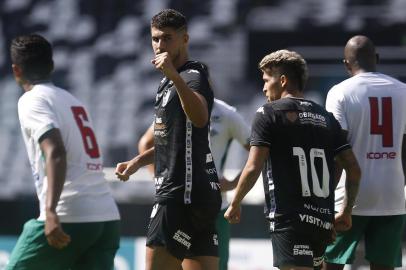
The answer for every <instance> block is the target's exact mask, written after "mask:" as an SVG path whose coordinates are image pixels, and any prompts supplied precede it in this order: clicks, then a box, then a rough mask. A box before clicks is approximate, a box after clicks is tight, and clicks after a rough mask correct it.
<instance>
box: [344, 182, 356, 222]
mask: <svg viewBox="0 0 406 270" xmlns="http://www.w3.org/2000/svg"><path fill="white" fill-rule="evenodd" d="M358 189H359V179H357V178H351V176H349V177H347V179H346V182H345V196H344V202H343V209H342V212H344V213H347V214H351V213H352V208H353V207H354V204H355V199H356V198H357V194H358Z"/></svg>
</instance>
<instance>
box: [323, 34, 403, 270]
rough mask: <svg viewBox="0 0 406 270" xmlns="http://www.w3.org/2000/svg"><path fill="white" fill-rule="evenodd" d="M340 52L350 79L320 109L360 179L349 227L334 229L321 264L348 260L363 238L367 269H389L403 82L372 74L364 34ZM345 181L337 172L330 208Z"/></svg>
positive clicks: (399, 224)
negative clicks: (331, 120)
mask: <svg viewBox="0 0 406 270" xmlns="http://www.w3.org/2000/svg"><path fill="white" fill-rule="evenodd" d="M344 55H345V59H344V64H345V67H346V69H347V71H348V72H349V74H350V75H351V76H352V77H351V78H349V79H347V80H345V81H343V82H341V83H340V84H337V85H335V86H334V87H333V88H332V89H331V90H330V91H329V93H328V95H327V101H326V108H327V110H328V111H330V112H332V113H333V114H334V116H335V117H336V118H337V120H338V122H340V124H341V126H342V128H343V129H344V130H346V131H347V133H348V136H347V138H348V140H349V142H350V143H351V145H352V147H353V150H354V153H355V156H356V157H357V159H358V161H359V163H360V167H361V170H362V180H361V185H360V190H359V195H358V197H357V200H356V202H355V204H354V209H353V211H352V214H353V216H352V219H353V226H352V228H351V230H349V231H347V232H345V233H339V234H338V235H337V240H336V241H335V243H334V244H333V245H331V246H329V247H328V248H327V251H326V255H327V256H326V262H328V264H327V265H326V268H327V269H342V268H343V267H344V265H345V264H351V263H352V262H353V260H354V255H355V249H356V247H357V245H358V242H359V240H360V239H361V237H362V236H363V237H364V238H365V255H366V256H365V257H366V259H367V260H368V261H369V262H370V265H371V269H375V270H379V269H393V268H394V267H400V266H401V263H402V261H401V259H402V257H401V241H402V234H403V228H404V215H405V213H406V209H405V197H404V192H403V190H404V185H405V175H404V171H403V170H404V169H405V166H403V170H402V161H404V160H403V157H404V156H405V154H406V151H405V149H406V146H405V145H404V144H405V141H404V136H405V133H406V106H405V104H406V85H405V84H404V83H401V82H399V81H398V80H396V79H394V78H392V77H389V76H387V75H384V74H382V73H379V72H376V62H377V59H378V57H377V54H376V52H375V47H374V45H373V43H372V41H371V40H370V39H369V38H367V37H365V36H355V37H353V38H351V39H350V40H349V41H348V42H347V45H346V46H345V50H344ZM402 143H403V147H402ZM402 148H403V149H402ZM345 179H346V176H345V175H343V176H342V177H341V181H340V182H339V184H338V187H337V190H336V209H337V208H339V207H341V205H342V203H343V188H344V180H345Z"/></svg>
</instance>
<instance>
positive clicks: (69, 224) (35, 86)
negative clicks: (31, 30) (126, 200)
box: [6, 35, 120, 270]
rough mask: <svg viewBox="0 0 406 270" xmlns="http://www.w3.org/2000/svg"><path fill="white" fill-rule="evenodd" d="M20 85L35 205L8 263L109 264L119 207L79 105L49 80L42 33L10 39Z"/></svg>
mask: <svg viewBox="0 0 406 270" xmlns="http://www.w3.org/2000/svg"><path fill="white" fill-rule="evenodd" d="M10 49H11V59H12V63H13V65H12V68H13V73H14V77H15V79H16V81H17V83H18V84H19V85H20V86H21V87H22V88H23V89H24V92H25V93H24V94H23V95H22V96H21V98H20V99H19V101H18V115H19V119H20V124H21V130H22V135H23V138H24V142H25V144H26V148H27V152H28V157H29V161H30V164H31V169H32V173H33V176H34V180H35V186H36V189H37V195H38V199H39V204H40V216H39V218H38V219H36V220H34V219H33V220H30V221H28V222H27V223H25V225H24V229H23V232H22V234H21V236H20V237H19V239H18V242H17V244H16V246H15V248H14V250H13V252H12V254H11V257H10V262H9V264H8V265H7V267H6V269H30V270H32V269H38V270H39V269H52V270H58V269H61V270H64V269H66V270H67V269H73V270H75V269H98V270H100V269H106V270H107V269H109V270H110V269H112V268H113V263H114V256H115V253H116V251H117V249H118V247H119V239H120V238H119V219H120V216H119V212H118V209H117V206H116V203H115V202H114V200H113V197H112V195H111V193H110V189H109V187H108V184H107V182H106V180H105V178H104V175H103V172H102V156H101V153H100V150H99V147H98V144H97V140H96V137H95V134H94V132H93V129H92V122H91V120H90V117H89V114H88V112H87V110H86V109H85V107H84V106H83V104H82V103H81V102H80V101H78V100H77V99H76V98H75V97H74V96H72V95H71V94H70V93H68V92H67V91H65V90H63V89H61V88H58V87H56V86H54V85H53V84H52V83H51V82H50V74H51V72H52V70H53V60H52V47H51V45H50V43H49V42H48V41H47V40H45V39H44V38H43V37H42V36H39V35H26V36H20V37H17V38H15V39H14V40H13V41H12V44H11V48H10Z"/></svg>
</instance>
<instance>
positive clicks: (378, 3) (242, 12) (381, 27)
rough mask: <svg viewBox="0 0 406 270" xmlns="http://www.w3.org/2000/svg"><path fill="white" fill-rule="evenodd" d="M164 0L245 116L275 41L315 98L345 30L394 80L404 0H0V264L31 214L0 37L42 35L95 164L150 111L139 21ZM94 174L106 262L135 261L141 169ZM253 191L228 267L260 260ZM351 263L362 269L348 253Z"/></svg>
mask: <svg viewBox="0 0 406 270" xmlns="http://www.w3.org/2000/svg"><path fill="white" fill-rule="evenodd" d="M167 7H171V8H175V9H177V10H179V11H181V12H183V13H184V14H185V15H186V16H187V17H188V19H189V33H190V35H191V39H190V56H191V58H194V59H198V60H201V61H203V62H205V63H207V64H208V65H209V67H210V72H211V77H212V80H213V83H214V87H215V95H216V96H217V97H218V98H220V99H223V100H225V101H227V102H228V103H230V104H232V105H234V106H236V107H237V108H238V109H239V110H240V112H241V113H242V115H243V116H244V117H245V119H246V120H247V122H248V123H250V121H251V119H252V117H253V114H254V112H255V110H256V108H257V107H258V106H259V105H260V104H262V103H264V98H263V96H262V91H261V89H262V82H261V76H260V73H259V71H258V69H257V63H258V61H259V60H260V59H261V58H262V56H263V55H264V54H266V53H269V52H271V51H273V50H276V49H282V48H289V49H291V50H296V51H298V52H299V53H301V54H302V55H303V56H304V58H305V59H306V60H307V61H308V64H309V74H310V78H309V81H308V84H307V87H306V95H307V96H308V97H309V98H311V99H314V100H316V101H318V102H319V103H321V104H324V100H325V96H326V94H327V91H328V89H329V88H330V87H331V86H332V85H334V84H335V83H337V82H339V81H341V80H343V79H345V78H346V76H347V75H346V73H345V71H344V67H343V65H342V61H341V59H342V54H343V46H344V45H345V42H346V41H347V40H348V38H349V37H351V36H352V35H355V34H365V35H368V36H369V37H370V38H372V40H373V41H374V42H375V44H376V45H377V48H378V52H379V53H380V57H381V64H380V65H379V70H380V71H381V72H384V73H388V74H389V75H392V76H395V77H397V78H399V79H401V80H402V81H406V1H404V0H334V1H326V0H273V1H270V0H268V1H266V0H206V1H202V0H93V1H92V0H0V145H1V147H0V184H1V186H0V269H2V267H4V264H5V262H6V261H7V257H8V253H9V252H10V250H11V248H12V247H13V245H14V243H15V240H16V238H15V237H16V235H18V234H19V233H20V231H21V229H22V224H23V223H24V221H26V220H27V219H29V218H33V217H36V215H37V201H36V197H35V195H34V185H33V181H31V179H32V177H31V173H30V168H29V164H28V161H27V157H26V153H25V148H24V145H23V141H22V138H21V135H20V128H19V125H18V118H17V108H16V106H17V100H18V98H19V96H20V95H21V94H22V90H21V89H19V87H18V86H17V85H16V84H15V82H14V80H13V78H12V74H11V68H10V59H9V55H8V47H9V44H10V41H11V39H12V38H13V37H14V36H16V35H19V34H24V33H30V32H38V33H41V34H43V35H44V36H45V37H47V38H48V39H49V40H51V41H52V42H53V44H54V58H55V66H56V70H55V73H54V77H53V81H54V82H55V84H57V85H59V86H61V87H64V88H66V89H67V90H69V91H70V92H72V93H73V94H74V95H76V96H77V97H78V98H80V99H81V100H82V101H83V102H84V103H85V104H87V106H88V108H89V109H90V112H91V116H92V118H93V120H94V124H95V132H96V134H97V136H98V140H99V145H100V147H101V148H102V151H103V153H104V157H105V167H106V168H108V167H113V166H115V164H116V163H117V162H118V161H122V160H126V159H128V158H130V157H132V156H134V155H135V154H137V148H136V144H137V142H138V139H139V137H140V136H141V135H142V133H143V132H144V131H145V130H146V129H147V127H148V125H149V124H150V123H151V122H152V117H153V101H154V97H155V92H156V87H157V85H158V83H159V80H160V78H161V75H160V74H159V73H158V72H156V71H155V70H154V69H153V68H152V65H151V64H150V59H151V58H152V50H151V48H150V37H149V22H150V18H151V17H152V15H154V14H155V13H156V12H158V11H159V10H161V9H163V8H167ZM241 151H242V150H241V149H240V148H238V146H234V147H233V148H232V153H233V154H232V155H231V156H232V159H229V160H228V161H227V168H228V171H227V173H228V174H230V175H231V174H235V172H236V170H238V169H239V168H241V166H242V164H243V163H244V161H245V157H246V155H245V154H244V153H242V154H241V153H240V152H241ZM106 173H107V175H108V177H109V178H110V180H111V187H112V190H113V192H114V195H115V197H116V199H117V201H118V203H119V207H120V211H121V214H122V218H123V225H122V235H123V240H122V247H121V249H120V251H119V254H118V255H119V256H117V259H116V269H120V270H127V269H128V270H130V269H131V270H132V269H143V268H142V267H143V262H144V258H143V246H144V239H143V236H144V235H145V227H146V224H147V221H148V217H149V212H150V206H151V204H152V194H153V192H154V190H153V185H152V182H151V181H150V178H151V176H150V175H148V173H147V172H146V171H141V172H139V173H137V175H136V177H135V178H136V179H134V181H132V182H130V183H126V184H123V183H119V182H117V181H115V180H114V177H113V175H112V172H111V168H110V170H109V169H107V170H106ZM258 183H259V184H260V182H258ZM388 196H390V195H389V194H388ZM262 201H263V195H262V188H261V187H260V185H257V186H256V188H255V189H254V191H253V192H251V193H250V195H249V198H248V200H247V201H246V204H245V205H244V209H243V211H244V214H243V215H244V216H243V221H242V223H241V224H239V225H236V226H233V229H232V235H233V240H232V244H231V257H230V268H229V269H230V270H237V269H238V270H240V269H241V270H242V269H244V270H251V269H252V270H254V269H255V270H260V269H261V270H262V269H264V270H265V269H272V267H271V263H270V261H269V258H270V256H271V254H272V252H271V245H270V241H269V240H268V238H267V233H266V225H265V222H264V220H263V215H262V211H263V210H262V209H263V208H262ZM404 261H405V258H404ZM348 269H350V268H348ZM352 269H367V268H366V265H365V262H364V261H362V260H359V261H357V264H356V265H354V266H353V267H352Z"/></svg>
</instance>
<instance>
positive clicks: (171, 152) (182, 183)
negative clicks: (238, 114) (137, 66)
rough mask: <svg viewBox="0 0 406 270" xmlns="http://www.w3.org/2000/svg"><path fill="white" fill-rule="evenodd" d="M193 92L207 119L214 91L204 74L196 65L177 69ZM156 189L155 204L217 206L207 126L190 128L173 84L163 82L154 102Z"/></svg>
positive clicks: (192, 64) (217, 195) (215, 179)
mask: <svg viewBox="0 0 406 270" xmlns="http://www.w3.org/2000/svg"><path fill="white" fill-rule="evenodd" d="M178 72H179V74H180V76H181V77H182V78H183V80H184V81H185V82H186V84H187V85H188V86H189V87H190V88H191V89H192V90H193V91H197V92H198V93H199V94H201V95H202V96H204V97H205V98H206V101H207V104H208V109H209V116H210V113H211V109H212V106H213V99H214V97H213V91H212V89H211V87H210V84H209V81H208V74H207V70H206V69H205V68H204V66H203V65H202V64H200V63H199V62H196V61H189V62H187V63H186V64H185V65H183V66H182V67H181V68H179V69H178ZM154 140H155V186H156V199H157V201H158V202H161V203H163V202H167V201H175V202H181V203H184V204H209V203H213V204H215V205H218V206H220V203H221V197H220V188H219V184H218V177H217V172H216V168H215V165H214V161H213V157H212V155H211V152H210V147H209V123H208V124H207V125H206V126H205V127H203V128H197V127H195V126H193V124H192V122H191V121H190V120H189V119H188V118H187V117H186V114H185V113H184V111H183V109H182V105H181V102H180V99H179V97H178V93H177V91H176V88H175V86H174V85H173V82H172V81H170V80H168V79H167V78H164V79H162V81H161V84H160V86H159V88H158V93H157V95H156V101H155V119H154Z"/></svg>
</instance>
